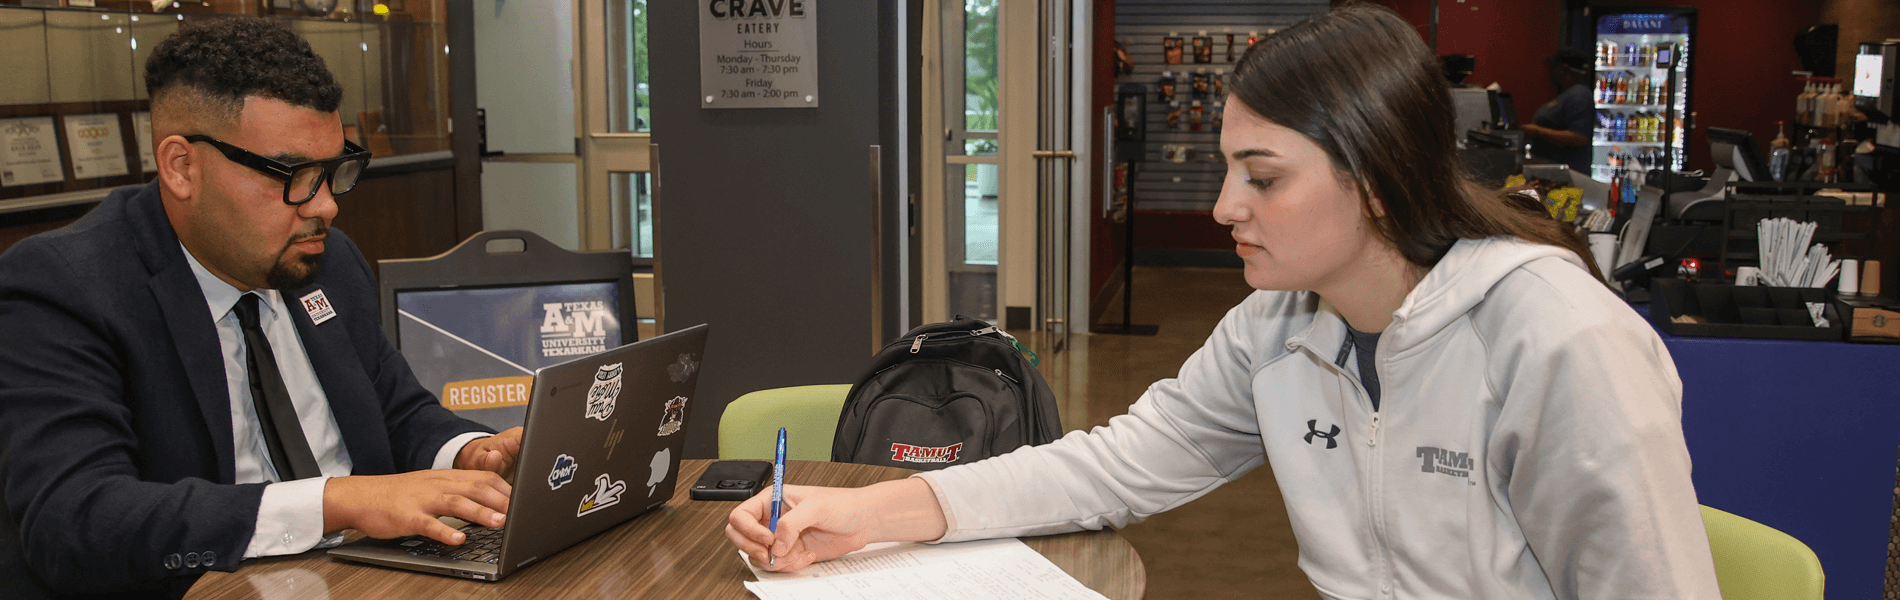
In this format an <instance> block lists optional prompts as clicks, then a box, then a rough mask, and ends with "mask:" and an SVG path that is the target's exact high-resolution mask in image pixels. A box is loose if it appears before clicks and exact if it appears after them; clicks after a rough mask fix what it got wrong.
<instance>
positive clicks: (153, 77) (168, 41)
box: [145, 17, 343, 118]
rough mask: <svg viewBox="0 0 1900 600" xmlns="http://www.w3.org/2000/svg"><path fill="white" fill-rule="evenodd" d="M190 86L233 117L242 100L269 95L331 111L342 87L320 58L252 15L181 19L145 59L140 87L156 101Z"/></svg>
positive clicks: (286, 31) (294, 36)
mask: <svg viewBox="0 0 1900 600" xmlns="http://www.w3.org/2000/svg"><path fill="white" fill-rule="evenodd" d="M179 87H185V88H190V89H192V90H193V91H196V92H197V93H199V94H200V95H202V96H203V97H204V98H205V99H206V100H209V101H211V102H212V103H214V104H216V105H218V106H219V107H220V108H222V109H224V111H225V112H227V113H228V114H226V115H224V116H225V117H227V118H235V117H236V116H237V112H238V111H240V110H242V109H243V106H244V104H243V102H244V98H245V97H247V96H259V97H264V98H272V99H275V100H280V101H283V102H286V103H289V104H291V105H294V106H301V107H304V108H309V109H312V110H316V111H319V112H336V109H337V105H338V104H340V103H342V101H343V86H341V85H338V84H337V82H336V77H335V76H333V75H331V74H330V69H329V67H326V66H324V64H323V57H321V56H317V53H316V52H315V51H312V50H311V49H310V44H309V43H308V42H305V41H304V40H303V38H301V37H297V34H295V33H292V32H291V31H290V30H289V29H286V28H284V27H283V26H282V25H278V24H276V23H273V22H271V21H267V20H264V19H259V18H252V17H227V18H215V19H208V20H204V21H195V22H194V21H187V22H185V23H183V24H182V26H181V27H179V29H178V32H177V33H174V34H172V35H171V36H169V37H166V38H165V41H163V42H159V44H158V47H157V48H154V49H152V56H151V58H149V59H147V60H146V61H145V91H146V92H147V93H148V94H150V95H151V97H152V98H153V99H154V100H156V99H158V98H159V96H160V94H161V93H163V92H166V91H168V90H172V89H175V88H179Z"/></svg>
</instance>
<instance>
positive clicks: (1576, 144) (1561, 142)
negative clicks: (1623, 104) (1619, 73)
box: [1523, 50, 1596, 175]
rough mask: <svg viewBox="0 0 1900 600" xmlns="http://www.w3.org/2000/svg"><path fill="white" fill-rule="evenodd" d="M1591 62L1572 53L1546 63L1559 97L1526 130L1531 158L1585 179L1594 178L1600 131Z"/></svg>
mask: <svg viewBox="0 0 1900 600" xmlns="http://www.w3.org/2000/svg"><path fill="white" fill-rule="evenodd" d="M1590 61H1591V58H1590V56H1588V55H1585V54H1583V53H1580V52H1574V51H1568V50H1566V51H1560V52H1558V53H1556V54H1553V55H1551V56H1550V57H1549V58H1546V59H1544V65H1545V67H1546V68H1548V69H1549V71H1550V87H1551V89H1552V90H1554V91H1556V92H1557V97H1556V98H1552V99H1550V101H1549V102H1545V103H1544V105H1543V106H1539V107H1537V113H1536V114H1534V115H1532V116H1531V122H1530V123H1529V124H1526V125H1524V127H1523V129H1524V135H1525V136H1526V137H1529V138H1530V142H1531V156H1533V157H1536V158H1542V159H1544V160H1548V161H1551V162H1556V163H1562V164H1566V165H1570V170H1572V171H1576V172H1578V173H1582V174H1584V175H1589V174H1590V160H1591V158H1592V157H1591V156H1590V150H1591V148H1590V133H1591V130H1592V129H1593V128H1594V127H1596V104H1595V101H1594V100H1593V99H1592V98H1591V97H1590V96H1591V89H1590V85H1591V83H1592V80H1591V78H1590V70H1589V69H1590Z"/></svg>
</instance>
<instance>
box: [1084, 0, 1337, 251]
mask: <svg viewBox="0 0 1900 600" xmlns="http://www.w3.org/2000/svg"><path fill="white" fill-rule="evenodd" d="M1328 6H1329V5H1328V3H1327V2H1326V1H1325V0H1276V1H1273V2H1258V1H1248V0H1220V1H1214V2H1197V3H1194V4H1192V5H1189V6H1183V5H1181V4H1180V3H1179V2H1170V1H1168V0H1118V1H1117V2H1116V3H1115V40H1116V41H1118V42H1120V43H1121V45H1122V48H1123V49H1124V50H1126V51H1127V55H1128V58H1129V61H1130V63H1132V65H1133V67H1134V72H1133V73H1123V74H1117V76H1116V78H1115V84H1116V85H1115V87H1116V89H1118V90H1119V89H1121V88H1122V87H1123V86H1124V85H1126V84H1135V85H1140V86H1143V87H1144V88H1145V89H1146V93H1147V114H1146V117H1147V118H1146V124H1147V127H1146V134H1147V148H1146V158H1145V161H1144V162H1143V164H1142V165H1141V167H1140V169H1138V170H1137V172H1138V173H1139V175H1138V176H1137V177H1136V179H1135V181H1134V182H1133V192H1134V195H1135V206H1136V208H1137V209H1139V210H1144V211H1147V210H1166V211H1199V212H1202V213H1205V212H1207V211H1212V210H1213V208H1214V200H1215V199H1216V198H1218V197H1219V196H1220V183H1221V176H1222V175H1223V174H1225V173H1226V167H1224V166H1223V164H1222V162H1221V160H1220V156H1219V151H1220V150H1219V148H1220V133H1219V129H1218V127H1217V126H1216V123H1218V121H1217V119H1218V118H1219V117H1217V116H1216V115H1217V114H1218V113H1219V111H1220V110H1221V109H1222V108H1224V106H1221V105H1220V103H1224V102H1225V101H1226V98H1225V96H1226V94H1225V93H1224V92H1221V91H1217V90H1216V87H1217V86H1216V85H1215V83H1214V80H1215V79H1216V78H1219V79H1223V80H1224V79H1225V77H1227V76H1229V75H1232V74H1233V67H1234V61H1235V59H1238V58H1239V56H1240V53H1241V52H1243V51H1245V50H1246V49H1247V37H1248V36H1249V35H1250V34H1258V35H1261V36H1265V35H1266V34H1267V33H1268V32H1269V31H1273V30H1278V29H1280V28H1284V27H1286V26H1289V25H1292V24H1294V23H1296V22H1298V21H1299V20H1301V19H1304V18H1306V17H1308V16H1311V15H1314V14H1317V13H1320V12H1323V11H1325V10H1326V8H1327V7H1328ZM1229 36H1231V39H1232V40H1233V41H1232V44H1231V45H1232V52H1231V53H1230V52H1229V41H1228V40H1229V39H1230V37H1229ZM1170 37H1174V38H1178V39H1179V41H1180V44H1181V46H1180V47H1179V48H1176V49H1175V50H1173V51H1170V50H1168V49H1166V48H1164V47H1163V43H1164V40H1166V39H1168V38H1170ZM1196 38H1205V39H1206V40H1207V41H1208V43H1210V44H1211V46H1210V47H1209V49H1208V51H1207V52H1205V53H1203V54H1199V55H1197V53H1196V47H1195V40H1196ZM1203 59H1205V61H1206V62H1201V61H1202V60H1203ZM1164 71H1165V72H1168V73H1169V74H1171V76H1172V87H1173V90H1174V93H1173V94H1172V99H1169V98H1168V97H1167V96H1164V95H1163V94H1162V90H1163V88H1164V87H1167V85H1166V84H1164V83H1163V82H1164V81H1168V80H1167V79H1164V78H1163V77H1162V73H1163V72H1164ZM1201 78H1204V79H1201ZM1197 79H1198V80H1201V81H1204V83H1201V84H1198V85H1200V86H1201V90H1200V91H1196V86H1197V83H1196V81H1197ZM1221 87H1224V86H1221ZM1197 102H1198V103H1199V104H1200V111H1199V115H1198V117H1197V116H1196V114H1195V110H1194V109H1195V103H1197ZM1118 187H1119V186H1118ZM1201 218H1206V217H1205V216H1204V215H1203V216H1202V217H1201ZM1209 220H1210V222H1211V219H1209ZM1136 235H1138V236H1140V235H1142V234H1140V233H1137V234H1136ZM1142 239H1145V238H1142ZM1215 241H1216V242H1218V241H1220V240H1219V238H1218V237H1217V238H1216V239H1215Z"/></svg>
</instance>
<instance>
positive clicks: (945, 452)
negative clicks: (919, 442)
mask: <svg viewBox="0 0 1900 600" xmlns="http://www.w3.org/2000/svg"><path fill="white" fill-rule="evenodd" d="M962 450H963V443H962V442H958V443H955V444H951V445H949V446H944V447H941V448H931V447H928V446H912V445H910V444H891V460H896V461H903V462H914V463H953V462H957V453H958V452H961V451H962Z"/></svg>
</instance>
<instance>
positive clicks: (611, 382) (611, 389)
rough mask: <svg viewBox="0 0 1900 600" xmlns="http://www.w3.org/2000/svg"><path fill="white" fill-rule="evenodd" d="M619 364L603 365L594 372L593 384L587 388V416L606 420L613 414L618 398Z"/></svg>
mask: <svg viewBox="0 0 1900 600" xmlns="http://www.w3.org/2000/svg"><path fill="white" fill-rule="evenodd" d="M620 365H621V363H614V364H611V365H603V366H602V367H600V370H597V371H595V372H594V385H593V387H590V388H588V389H587V418H589V419H595V420H599V421H606V420H607V417H610V416H613V414H614V405H615V403H617V402H619V400H620V373H621V368H620Z"/></svg>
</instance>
